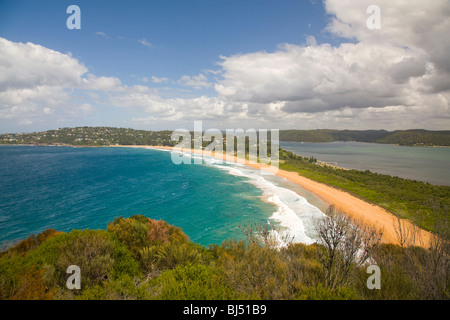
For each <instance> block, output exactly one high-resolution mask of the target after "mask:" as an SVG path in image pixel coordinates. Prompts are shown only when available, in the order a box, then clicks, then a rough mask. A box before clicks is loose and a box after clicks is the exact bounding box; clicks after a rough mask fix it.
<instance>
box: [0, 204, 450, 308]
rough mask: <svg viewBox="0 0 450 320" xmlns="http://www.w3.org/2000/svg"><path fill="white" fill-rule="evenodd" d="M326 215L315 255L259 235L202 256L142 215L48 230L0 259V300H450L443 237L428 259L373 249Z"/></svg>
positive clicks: (415, 251)
mask: <svg viewBox="0 0 450 320" xmlns="http://www.w3.org/2000/svg"><path fill="white" fill-rule="evenodd" d="M328 214H329V215H328V220H323V221H318V223H317V228H318V231H322V233H320V232H319V239H318V242H317V243H315V244H312V245H304V244H300V243H289V244H287V245H285V246H275V245H273V242H271V241H255V237H258V235H259V234H260V233H261V231H262V234H261V236H262V237H266V240H267V232H265V230H264V228H254V229H249V228H243V230H245V232H246V235H247V237H248V241H236V240H227V241H224V242H223V243H222V244H221V245H218V244H216V245H211V246H209V247H207V248H206V247H204V246H201V245H198V244H195V243H193V242H191V241H190V240H189V239H188V237H187V236H186V235H185V234H184V233H183V232H182V231H181V229H179V228H177V227H174V226H171V225H169V224H168V223H167V222H164V221H157V220H152V219H149V218H147V217H144V216H142V215H135V216H132V217H130V218H122V217H121V218H117V219H115V220H114V221H113V222H111V223H110V224H109V225H108V227H107V230H73V231H71V232H70V233H63V232H56V231H54V230H47V231H45V232H43V233H42V234H39V235H38V236H36V237H35V236H30V237H29V238H28V239H26V240H24V241H22V242H20V243H18V244H17V245H16V246H14V247H12V248H10V249H8V250H6V251H4V252H2V253H1V255H0V299H83V300H89V299H96V300H99V299H114V300H115V299H165V300H167V299H189V300H197V299H210V300H216V299H301V300H307V299H309V300H317V299H339V300H343V299H449V297H450V296H449V292H450V291H449V272H448V271H449V241H448V240H449V235H448V228H441V230H444V231H443V232H441V233H440V235H439V237H438V236H436V238H435V239H434V240H435V241H434V242H432V244H431V246H430V248H429V249H423V248H418V247H412V246H410V245H408V239H406V240H405V241H403V242H402V245H401V246H400V245H392V244H380V243H379V237H378V236H379V234H378V233H376V232H372V233H371V232H370V230H367V229H366V228H364V227H362V226H358V225H355V224H353V222H352V221H349V220H345V219H342V217H343V216H342V215H341V214H340V213H339V212H337V211H336V210H334V208H330V210H329V212H328ZM327 221H328V222H327ZM440 224H441V225H444V224H445V223H443V222H440ZM250 230H253V232H250ZM255 233H256V234H255ZM363 244H364V245H363ZM358 248H359V249H362V250H363V252H366V253H368V255H367V256H364V255H360V251H358V250H357V249H358ZM366 258H368V259H366ZM368 263H369V264H377V265H378V266H379V267H380V269H381V289H380V290H377V289H373V290H370V289H368V288H367V286H366V280H367V278H368V274H367V273H366V268H367V265H368ZM69 265H77V266H79V267H80V270H81V289H73V290H69V289H68V288H67V286H66V281H67V279H68V277H69V274H67V273H66V269H67V267H68V266H69Z"/></svg>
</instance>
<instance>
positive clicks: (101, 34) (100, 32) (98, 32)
mask: <svg viewBox="0 0 450 320" xmlns="http://www.w3.org/2000/svg"><path fill="white" fill-rule="evenodd" d="M95 35H96V36H100V37H102V38H107V37H108V36H107V35H106V33H104V32H103V31H97V32H96V33H95Z"/></svg>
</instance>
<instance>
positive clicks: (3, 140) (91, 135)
mask: <svg viewBox="0 0 450 320" xmlns="http://www.w3.org/2000/svg"><path fill="white" fill-rule="evenodd" d="M171 135H172V131H170V130H165V131H147V130H135V129H129V128H113V127H76V128H60V129H56V130H48V131H43V132H33V133H7V134H2V135H0V144H43V145H46V144H54V145H75V146H107V145H114V144H119V145H164V146H174V145H175V144H177V142H176V141H172V140H171V139H170V138H171ZM280 140H281V141H299V142H333V141H359V142H374V143H389V144H399V145H408V146H450V131H428V130H419V129H417V130H397V131H386V130H330V129H318V130H280Z"/></svg>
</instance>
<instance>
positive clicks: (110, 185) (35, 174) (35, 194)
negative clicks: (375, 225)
mask: <svg viewBox="0 0 450 320" xmlns="http://www.w3.org/2000/svg"><path fill="white" fill-rule="evenodd" d="M194 157H195V155H194ZM325 210H326V204H325V203H323V202H322V201H321V200H320V199H319V198H317V197H315V196H314V195H312V194H310V193H308V192H306V191H305V190H303V189H301V188H300V187H299V186H297V185H295V184H293V183H291V182H289V181H288V180H286V179H284V178H281V177H278V176H273V175H272V176H270V175H269V176H268V175H261V174H260V172H259V170H255V169H253V168H250V167H248V166H244V165H240V164H221V163H219V161H218V160H216V159H213V158H204V163H203V164H202V165H194V164H191V165H187V164H180V165H176V164H173V163H172V161H171V154H170V152H169V151H163V150H152V149H143V148H114V147H104V148H72V147H53V146H0V244H1V245H3V246H6V245H8V244H10V243H13V242H15V241H18V240H21V239H24V238H26V237H27V236H29V235H30V234H38V233H39V232H42V231H44V230H45V229H47V228H53V229H56V230H58V231H65V232H69V231H71V230H72V229H87V228H88V229H106V227H107V224H108V223H109V222H112V221H113V220H114V218H115V217H120V216H123V217H129V216H132V215H136V214H142V215H145V216H147V217H149V218H152V219H162V220H165V221H167V222H168V223H170V224H172V225H175V226H177V227H180V228H181V229H182V230H183V231H184V232H185V233H186V234H187V235H188V236H189V237H190V239H191V240H192V241H193V242H196V243H199V244H202V245H205V246H207V245H210V244H214V243H215V244H221V243H222V242H223V241H224V240H227V239H237V240H241V239H244V235H243V233H242V232H241V231H240V229H239V226H240V225H244V224H252V223H253V224H255V223H256V224H258V223H263V224H264V223H270V224H272V225H275V226H277V227H278V228H279V229H280V230H281V232H289V235H290V236H292V237H293V238H294V241H296V242H303V243H312V242H314V241H315V240H314V239H315V238H314V230H313V228H312V225H311V223H312V219H313V217H314V216H323V212H324V211H325Z"/></svg>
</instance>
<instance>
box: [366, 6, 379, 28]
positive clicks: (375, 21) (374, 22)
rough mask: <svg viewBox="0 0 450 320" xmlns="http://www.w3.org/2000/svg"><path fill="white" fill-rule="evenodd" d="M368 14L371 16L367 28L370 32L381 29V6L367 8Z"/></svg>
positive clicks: (367, 21)
mask: <svg viewBox="0 0 450 320" xmlns="http://www.w3.org/2000/svg"><path fill="white" fill-rule="evenodd" d="M366 13H367V14H370V16H369V17H368V18H367V20H366V26H367V28H368V29H370V30H379V29H381V9H380V7H379V6H377V5H375V4H372V5H370V6H368V7H367V10H366Z"/></svg>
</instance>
